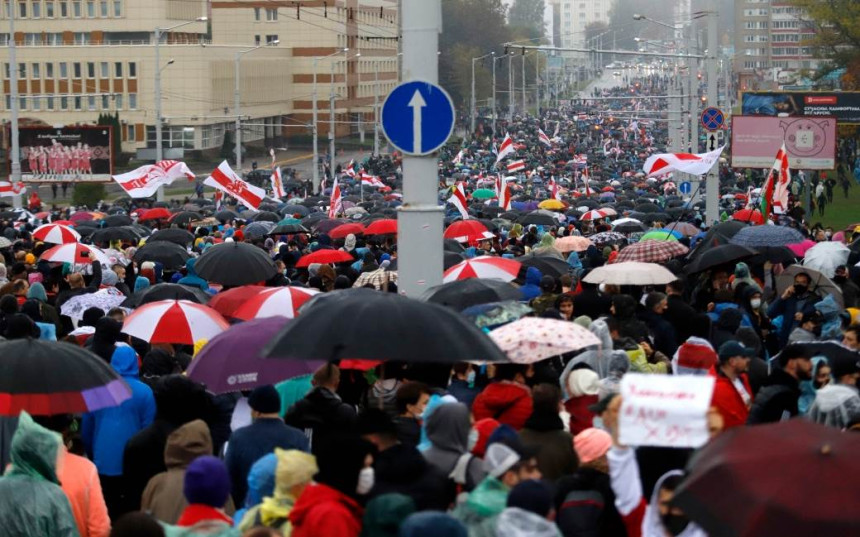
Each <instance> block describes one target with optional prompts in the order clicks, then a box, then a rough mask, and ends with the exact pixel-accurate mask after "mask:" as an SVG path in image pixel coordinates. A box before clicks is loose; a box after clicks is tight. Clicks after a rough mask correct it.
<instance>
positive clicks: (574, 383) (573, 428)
mask: <svg viewBox="0 0 860 537" xmlns="http://www.w3.org/2000/svg"><path fill="white" fill-rule="evenodd" d="M564 382H565V386H564V387H565V393H566V395H567V398H566V399H565V400H564V409H565V411H567V413H568V415H569V421H568V430H569V431H570V434H572V435H574V436H576V435H577V434H579V433H580V432H582V431H584V430H585V429H588V428H589V427H591V426H592V425H593V420H594V413H593V412H592V411H591V410H589V407H590V406H591V405H593V404H595V403H597V401H598V393H599V391H600V378H599V377H598V375H597V373H596V372H595V371H592V370H591V369H590V368H589V367H588V365H587V364H585V363H579V364H577V365H575V366H573V367H572V368H571V370H570V373H569V374H568V375H567V376H566V377H565V378H564Z"/></svg>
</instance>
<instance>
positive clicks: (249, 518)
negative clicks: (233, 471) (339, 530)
mask: <svg viewBox="0 0 860 537" xmlns="http://www.w3.org/2000/svg"><path fill="white" fill-rule="evenodd" d="M268 457H274V458H275V468H274V473H273V475H274V480H273V481H274V487H273V489H272V491H271V492H270V493H268V494H266V495H265V497H263V498H261V499H260V501H259V502H257V503H255V504H254V505H253V506H252V507H250V508H249V509H248V511H247V512H246V513H245V514H244V516H243V517H242V519H241V520H239V521H238V524H237V527H238V528H239V529H240V530H243V531H246V530H249V529H251V528H254V527H260V526H263V527H266V528H272V529H275V530H278V531H279V532H281V534H283V535H290V532H291V531H292V528H291V527H290V512H291V511H292V509H293V506H294V505H295V504H296V500H297V499H298V498H299V497H300V496H301V495H302V492H304V490H305V488H306V487H307V486H308V485H309V484H310V483H311V481H312V480H313V477H314V476H315V475H316V474H317V473H318V472H319V468H317V460H316V457H314V456H313V455H311V454H309V453H305V452H303V451H298V450H295V449H290V450H283V449H280V448H275V452H274V453H273V454H270V455H266V456H265V457H263V459H266V458H268ZM263 459H261V460H263ZM255 466H256V464H255ZM252 473H253V468H252ZM248 482H249V484H250V482H251V479H250V475H249V476H248ZM249 495H250V493H249Z"/></svg>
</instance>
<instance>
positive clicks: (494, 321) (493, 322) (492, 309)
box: [462, 300, 534, 330]
mask: <svg viewBox="0 0 860 537" xmlns="http://www.w3.org/2000/svg"><path fill="white" fill-rule="evenodd" d="M532 312H534V310H533V309H531V308H530V307H529V306H527V305H526V304H523V303H522V302H517V301H515V300H505V301H503V302H490V303H489V304H478V305H477V306H470V307H468V308H466V309H464V310H463V311H462V313H463V315H465V316H466V317H468V318H470V319H472V321H474V322H475V325H477V327H478V328H489V329H491V330H492V329H493V328H498V327H499V326H502V325H503V324H508V323H510V322H513V321H516V320H517V319H521V318H522V317H523V316H525V315H528V314H529V313H532Z"/></svg>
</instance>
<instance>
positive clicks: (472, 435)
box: [466, 429, 479, 452]
mask: <svg viewBox="0 0 860 537" xmlns="http://www.w3.org/2000/svg"><path fill="white" fill-rule="evenodd" d="M478 438H479V435H478V431H477V429H470V430H469V440H468V442H467V446H466V451H469V452H471V451H472V450H473V449H475V446H477V445H478Z"/></svg>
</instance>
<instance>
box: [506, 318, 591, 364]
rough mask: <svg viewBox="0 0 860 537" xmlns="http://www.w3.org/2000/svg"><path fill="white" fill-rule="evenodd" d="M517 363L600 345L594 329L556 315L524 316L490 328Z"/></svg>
mask: <svg viewBox="0 0 860 537" xmlns="http://www.w3.org/2000/svg"><path fill="white" fill-rule="evenodd" d="M490 339H492V340H493V341H494V342H495V343H496V345H498V346H499V348H500V349H502V350H503V351H505V354H507V355H508V358H510V359H511V362H514V363H515V364H533V363H535V362H539V361H541V360H544V359H546V358H549V357H551V356H558V355H559V354H564V353H566V352H572V351H578V350H580V349H584V348H586V347H590V346H597V345H600V340H599V339H598V338H597V336H595V335H594V334H593V333H591V331H589V330H588V329H586V328H583V327H581V326H579V325H578V324H576V323H570V322H566V321H560V320H557V319H540V318H537V317H523V318H522V319H520V320H518V321H514V322H512V323H509V324H506V325H504V326H502V327H499V328H496V329H495V330H493V331H492V332H490Z"/></svg>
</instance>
